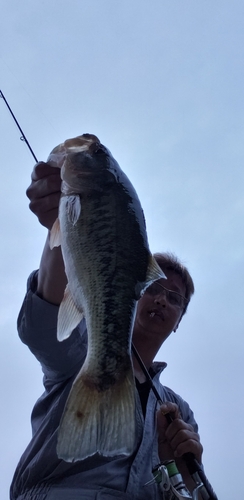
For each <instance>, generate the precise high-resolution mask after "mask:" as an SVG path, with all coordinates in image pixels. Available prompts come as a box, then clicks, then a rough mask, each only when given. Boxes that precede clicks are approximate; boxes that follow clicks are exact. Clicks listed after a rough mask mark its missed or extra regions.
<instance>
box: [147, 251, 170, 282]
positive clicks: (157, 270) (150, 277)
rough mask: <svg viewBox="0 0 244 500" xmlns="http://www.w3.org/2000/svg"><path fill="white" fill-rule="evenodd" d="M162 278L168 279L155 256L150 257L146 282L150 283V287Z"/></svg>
mask: <svg viewBox="0 0 244 500" xmlns="http://www.w3.org/2000/svg"><path fill="white" fill-rule="evenodd" d="M162 278H165V279H167V276H165V274H164V272H163V271H162V269H161V267H160V266H159V264H158V263H157V261H156V259H155V258H154V257H153V255H150V257H149V262H148V268H147V277H146V282H147V283H148V286H149V285H150V284H151V283H153V281H156V280H160V279H162Z"/></svg>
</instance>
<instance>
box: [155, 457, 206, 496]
mask: <svg viewBox="0 0 244 500" xmlns="http://www.w3.org/2000/svg"><path fill="white" fill-rule="evenodd" d="M153 476H154V478H153V479H152V480H151V481H149V482H148V483H146V484H147V485H149V484H152V483H153V482H156V483H157V484H158V487H159V489H160V491H161V493H162V497H163V499H164V500H177V499H178V500H187V499H188V500H199V499H200V497H199V494H200V493H201V498H203V500H208V498H209V496H208V495H206V491H204V485H203V483H202V481H201V479H200V478H199V476H195V477H194V478H193V479H194V481H195V483H196V488H195V489H194V491H193V494H191V493H190V492H189V490H188V489H187V488H186V486H185V484H184V482H183V478H182V476H181V474H180V473H179V471H178V468H177V466H176V463H175V461H174V460H167V461H165V462H163V463H162V464H159V465H158V466H157V467H156V468H155V469H154V470H153Z"/></svg>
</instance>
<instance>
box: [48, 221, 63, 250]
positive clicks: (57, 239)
mask: <svg viewBox="0 0 244 500" xmlns="http://www.w3.org/2000/svg"><path fill="white" fill-rule="evenodd" d="M49 244H50V248H51V250H52V249H53V248H54V247H59V246H60V245H61V233H60V223H59V218H57V219H56V220H55V222H54V224H53V227H52V229H51V233H50V241H49Z"/></svg>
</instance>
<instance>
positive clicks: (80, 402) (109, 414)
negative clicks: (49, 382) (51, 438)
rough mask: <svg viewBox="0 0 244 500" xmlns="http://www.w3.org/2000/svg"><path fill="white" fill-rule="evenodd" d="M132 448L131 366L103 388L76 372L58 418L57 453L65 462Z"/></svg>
mask: <svg viewBox="0 0 244 500" xmlns="http://www.w3.org/2000/svg"><path fill="white" fill-rule="evenodd" d="M134 448H135V383H134V375H133V371H132V369H131V370H130V373H128V374H127V376H126V377H125V378H124V380H123V381H122V382H120V383H115V384H114V385H112V386H111V387H109V389H106V390H104V391H101V390H97V388H95V387H94V386H92V387H91V385H88V384H87V383H85V379H84V377H83V376H82V375H81V376H78V377H77V379H76V381H75V382H74V385H73V387H72V389H71V392H70V395H69V397H68V401H67V404H66V407H65V410H64V414H63V417H62V420H61V424H60V428H59V434H58V444H57V454H58V457H59V458H62V459H63V460H65V461H66V462H75V461H77V460H83V459H85V458H87V457H89V456H91V455H94V454H95V453H97V452H98V453H100V454H101V455H103V456H115V455H121V454H122V455H130V454H131V453H132V452H133V451H134Z"/></svg>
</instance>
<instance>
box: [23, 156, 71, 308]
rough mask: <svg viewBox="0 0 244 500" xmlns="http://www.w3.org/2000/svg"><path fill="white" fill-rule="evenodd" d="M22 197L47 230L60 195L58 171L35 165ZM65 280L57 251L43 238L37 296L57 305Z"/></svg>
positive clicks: (60, 256) (54, 168)
mask: <svg viewBox="0 0 244 500" xmlns="http://www.w3.org/2000/svg"><path fill="white" fill-rule="evenodd" d="M26 194H27V196H28V198H29V200H30V204H29V207H30V210H31V211H32V212H33V213H34V214H35V215H36V216H37V218H38V220H39V222H40V223H41V224H42V225H43V226H45V227H46V228H47V229H49V230H51V228H52V226H53V223H54V221H55V220H56V219H57V217H58V207H59V201H60V195H61V178H60V169H58V168H56V167H52V166H50V165H49V164H47V163H44V162H39V163H37V164H36V165H35V166H34V169H33V172H32V175H31V184H30V186H29V187H28V188H27V191H26ZM66 283H67V278H66V275H65V272H64V263H63V257H62V254H61V250H60V248H55V249H54V250H50V245H49V237H48V238H47V241H46V244H45V247H44V250H43V254H42V258H41V263H40V268H39V272H38V284H37V294H38V295H39V296H40V297H42V298H43V299H44V300H47V301H48V302H50V303H51V304H55V305H59V304H60V302H61V301H62V299H63V295H64V289H65V286H66Z"/></svg>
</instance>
